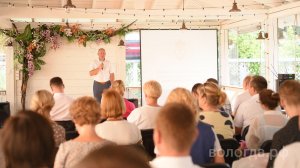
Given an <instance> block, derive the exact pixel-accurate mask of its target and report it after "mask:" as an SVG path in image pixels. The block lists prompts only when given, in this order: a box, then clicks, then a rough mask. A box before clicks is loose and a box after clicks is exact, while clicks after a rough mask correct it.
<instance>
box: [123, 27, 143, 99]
mask: <svg viewBox="0 0 300 168" xmlns="http://www.w3.org/2000/svg"><path fill="white" fill-rule="evenodd" d="M125 46H126V81H125V85H126V97H127V98H137V99H139V104H140V102H141V52H140V33H139V32H138V31H134V32H131V33H129V34H126V36H125Z"/></svg>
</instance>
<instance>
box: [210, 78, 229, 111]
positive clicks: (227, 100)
mask: <svg viewBox="0 0 300 168" xmlns="http://www.w3.org/2000/svg"><path fill="white" fill-rule="evenodd" d="M208 82H210V83H214V84H216V85H217V86H219V87H220V85H219V81H218V80H217V79H214V78H208V79H207V80H206V83H208ZM220 88H221V87H220ZM224 93H225V92H224ZM225 94H226V93H225ZM220 110H221V111H224V112H226V113H227V114H229V115H232V110H231V103H230V101H229V99H228V97H227V95H226V99H225V102H224V104H223V105H222V106H221V107H220Z"/></svg>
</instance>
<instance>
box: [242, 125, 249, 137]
mask: <svg viewBox="0 0 300 168" xmlns="http://www.w3.org/2000/svg"><path fill="white" fill-rule="evenodd" d="M248 131H249V125H248V126H247V127H245V128H244V130H243V132H242V140H245V139H246V135H247V133H248Z"/></svg>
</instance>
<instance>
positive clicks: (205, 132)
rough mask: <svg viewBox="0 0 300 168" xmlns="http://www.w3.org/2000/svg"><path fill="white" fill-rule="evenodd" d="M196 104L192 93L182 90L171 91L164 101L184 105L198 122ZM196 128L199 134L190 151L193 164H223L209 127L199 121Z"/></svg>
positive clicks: (220, 149) (215, 137) (219, 146)
mask: <svg viewBox="0 0 300 168" xmlns="http://www.w3.org/2000/svg"><path fill="white" fill-rule="evenodd" d="M200 86H201V85H200ZM196 102H197V101H196V99H195V97H194V96H193V95H192V93H191V92H190V91H188V90H187V89H184V88H176V89H174V90H172V91H171V93H170V94H169V95H168V98H167V101H166V103H182V104H185V105H186V106H188V107H190V109H191V110H192V111H193V112H194V114H195V119H196V120H199V119H198V107H197V103H196ZM197 128H198V131H199V134H198V136H197V139H196V141H195V142H194V144H193V146H192V149H191V156H192V160H193V163H194V164H198V165H201V164H205V163H211V162H215V163H224V157H223V154H222V148H221V145H220V142H219V140H218V138H217V136H216V135H215V133H214V132H213V130H212V128H211V126H210V125H208V124H206V123H203V122H201V121H199V122H198V124H197ZM211 151H214V152H215V153H212V152H211Z"/></svg>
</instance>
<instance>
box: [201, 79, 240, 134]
mask: <svg viewBox="0 0 300 168" xmlns="http://www.w3.org/2000/svg"><path fill="white" fill-rule="evenodd" d="M197 93H198V102H199V106H200V108H201V109H203V111H202V112H201V113H200V120H201V121H203V122H205V123H207V124H210V125H212V127H213V129H214V131H215V133H216V134H218V135H219V136H222V137H223V138H224V139H227V138H233V135H234V126H233V120H232V118H231V116H230V115H229V114H228V113H226V112H224V111H220V107H221V106H222V105H223V104H224V102H225V100H226V94H225V93H224V92H223V91H221V89H220V88H219V86H217V85H216V84H214V83H211V82H207V83H204V84H203V85H202V86H201V87H199V88H198V90H197Z"/></svg>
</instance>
